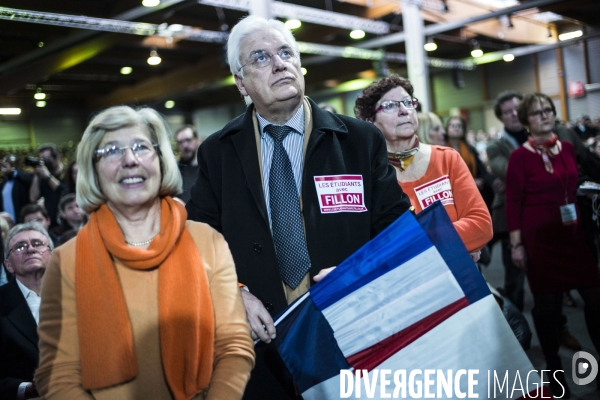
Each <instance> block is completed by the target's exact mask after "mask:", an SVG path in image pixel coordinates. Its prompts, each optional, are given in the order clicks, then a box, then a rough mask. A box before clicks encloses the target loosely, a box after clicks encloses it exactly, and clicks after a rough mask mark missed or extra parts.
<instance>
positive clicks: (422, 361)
mask: <svg viewBox="0 0 600 400" xmlns="http://www.w3.org/2000/svg"><path fill="white" fill-rule="evenodd" d="M274 345H275V347H276V349H277V351H278V353H279V356H280V357H281V359H282V360H283V362H284V364H285V366H286V367H287V369H288V371H289V373H290V374H291V375H292V377H293V379H294V383H295V386H296V389H297V391H298V392H299V393H300V394H301V395H302V397H303V398H304V399H307V400H308V399H315V400H327V399H339V398H426V397H432V398H456V397H463V396H462V395H463V394H464V397H465V398H473V397H478V398H511V399H518V398H529V397H538V398H541V397H542V394H543V397H545V398H550V394H549V391H547V389H545V388H544V389H543V392H544V393H542V384H541V380H542V379H541V378H540V375H539V374H538V372H536V371H534V368H533V366H532V365H531V363H530V361H529V359H528V358H527V356H526V355H525V353H524V351H523V350H522V348H521V346H520V345H519V343H518V341H517V339H516V338H515V337H514V335H513V333H512V331H511V329H510V327H509V325H508V324H507V322H506V320H505V318H504V316H503V315H502V312H501V310H500V308H499V307H498V304H497V303H496V301H495V299H494V297H493V296H492V294H491V293H490V291H489V289H488V287H487V284H486V283H485V281H484V279H483V278H482V276H481V274H480V273H479V271H478V270H477V268H476V266H475V264H474V263H473V261H472V260H471V258H470V256H469V254H468V252H467V250H466V248H465V247H464V245H463V243H462V241H461V240H460V238H459V236H458V234H457V233H456V230H455V229H454V227H453V225H452V222H451V221H450V219H449V217H448V215H447V214H446V211H445V210H444V207H443V206H442V205H441V204H439V202H438V203H436V204H434V205H433V206H431V207H429V208H427V209H426V210H425V211H423V212H421V213H420V214H419V215H418V216H417V217H416V218H415V217H414V216H412V215H411V214H410V213H405V214H404V215H403V216H402V217H400V218H399V219H398V220H397V221H396V222H394V223H393V224H392V225H391V226H389V227H388V228H387V229H386V230H385V231H383V232H382V233H381V234H380V235H378V236H377V237H376V238H375V239H373V240H371V241H370V242H369V243H367V244H366V245H365V246H363V247H362V248H361V249H359V250H358V251H357V252H356V253H354V254H353V255H352V256H351V257H350V258H348V259H347V260H345V261H344V262H343V263H342V264H340V265H339V266H338V267H337V268H336V269H335V270H333V271H332V272H331V273H330V274H329V275H328V276H327V277H326V278H325V279H323V280H322V281H321V282H320V283H319V284H317V285H314V286H313V287H312V288H311V289H310V290H309V292H308V293H307V294H306V295H305V296H303V297H302V298H300V299H298V301H297V302H295V303H294V304H292V305H291V306H290V307H289V308H288V309H287V310H286V311H285V312H284V313H283V314H282V316H281V317H280V318H279V320H278V323H277V339H276V340H275V341H274ZM385 370H388V371H390V372H391V373H390V374H389V375H387V376H384V377H383V380H382V376H381V375H380V374H381V373H385ZM398 371H399V372H398ZM402 371H404V375H402ZM419 371H420V373H419ZM427 371H429V372H428V374H429V375H428V376H426V372H427ZM432 371H433V372H432ZM475 371H477V373H475ZM395 373H396V377H394V374H395ZM411 373H412V378H414V379H413V380H412V382H409V377H410V375H411ZM469 374H470V375H469ZM365 375H366V376H365ZM357 376H359V379H357ZM394 378H396V382H394ZM386 380H387V381H386ZM544 381H545V382H547V381H548V376H546V377H545V379H544ZM411 383H412V385H411ZM398 384H399V385H398ZM350 385H352V387H350ZM415 385H416V386H415ZM419 385H420V386H419ZM418 390H420V391H418ZM419 394H420V395H419Z"/></svg>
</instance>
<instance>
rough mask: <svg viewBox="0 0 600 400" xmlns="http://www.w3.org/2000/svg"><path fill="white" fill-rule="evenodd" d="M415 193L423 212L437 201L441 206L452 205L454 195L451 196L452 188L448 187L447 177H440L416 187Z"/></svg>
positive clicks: (448, 179) (448, 180)
mask: <svg viewBox="0 0 600 400" xmlns="http://www.w3.org/2000/svg"><path fill="white" fill-rule="evenodd" d="M415 193H416V195H417V199H419V204H421V208H422V209H423V210H424V209H426V208H427V207H429V206H430V205H432V204H433V203H435V202H436V201H438V200H440V201H441V202H442V204H443V205H448V204H454V195H453V194H452V186H450V178H448V175H444V176H441V177H439V178H437V179H434V180H432V181H430V182H427V183H425V184H423V185H421V186H418V187H416V188H415Z"/></svg>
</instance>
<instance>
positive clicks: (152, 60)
mask: <svg viewBox="0 0 600 400" xmlns="http://www.w3.org/2000/svg"><path fill="white" fill-rule="evenodd" d="M161 61H162V59H161V58H160V56H159V55H158V52H157V51H156V50H152V51H151V52H150V57H148V64H150V65H158V64H160V62H161Z"/></svg>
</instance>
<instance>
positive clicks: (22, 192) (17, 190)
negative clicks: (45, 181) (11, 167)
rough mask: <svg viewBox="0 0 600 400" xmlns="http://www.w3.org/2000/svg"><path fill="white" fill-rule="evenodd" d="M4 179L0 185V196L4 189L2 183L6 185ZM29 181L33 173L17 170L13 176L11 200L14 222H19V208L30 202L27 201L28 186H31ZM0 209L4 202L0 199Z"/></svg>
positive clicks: (2, 208) (31, 179) (31, 180)
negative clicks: (13, 207)
mask: <svg viewBox="0 0 600 400" xmlns="http://www.w3.org/2000/svg"><path fill="white" fill-rule="evenodd" d="M6 182H7V181H6V180H4V182H2V184H1V185H0V196H1V195H2V190H3V189H4V185H6ZM31 182H33V174H30V173H27V172H23V171H17V176H16V177H15V185H14V186H13V190H12V201H13V205H14V206H15V217H16V219H15V223H19V218H20V217H19V214H20V213H21V208H23V207H24V206H26V205H27V204H29V203H30V201H29V188H30V187H31ZM0 211H4V204H3V202H2V201H0Z"/></svg>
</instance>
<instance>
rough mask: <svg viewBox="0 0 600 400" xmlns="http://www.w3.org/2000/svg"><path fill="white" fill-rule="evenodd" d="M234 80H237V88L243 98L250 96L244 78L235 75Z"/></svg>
mask: <svg viewBox="0 0 600 400" xmlns="http://www.w3.org/2000/svg"><path fill="white" fill-rule="evenodd" d="M233 78H234V79H235V85H236V86H237V88H238V90H239V91H240V93H241V94H242V96H248V92H246V88H245V87H244V80H243V78H242V77H241V76H239V75H234V76H233Z"/></svg>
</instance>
